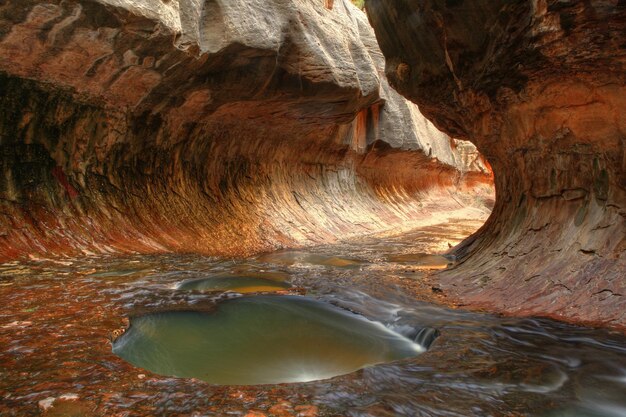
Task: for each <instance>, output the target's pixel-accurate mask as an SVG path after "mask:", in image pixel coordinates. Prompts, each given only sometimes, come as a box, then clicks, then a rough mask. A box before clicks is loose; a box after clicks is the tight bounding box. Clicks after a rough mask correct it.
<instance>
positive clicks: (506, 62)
mask: <svg viewBox="0 0 626 417" xmlns="http://www.w3.org/2000/svg"><path fill="white" fill-rule="evenodd" d="M366 7H367V10H368V13H369V17H370V20H371V22H372V25H373V26H374V28H375V31H376V35H377V37H378V40H379V43H380V46H381V49H382V50H383V52H384V54H385V56H386V60H387V64H386V72H387V75H388V77H389V80H390V82H391V84H392V85H393V86H394V87H395V88H396V89H397V90H398V91H399V92H401V93H402V94H403V95H405V96H406V97H408V98H409V99H411V100H412V101H414V102H415V103H417V104H418V105H419V107H420V110H421V111H422V112H423V113H424V114H425V115H426V116H427V117H428V118H429V119H430V120H432V121H433V122H434V123H435V125H437V126H438V127H439V128H441V129H443V130H445V131H447V132H448V133H449V134H451V135H454V136H455V137H459V138H464V139H469V140H471V141H472V142H474V143H475V144H476V145H477V147H478V150H479V151H480V152H481V153H482V154H484V155H485V156H486V157H487V159H488V160H489V162H490V163H491V166H492V167H493V171H494V175H495V182H496V191H497V201H496V206H495V209H494V212H493V215H492V217H491V218H490V220H489V221H488V223H487V224H486V225H485V227H483V229H482V230H481V231H480V232H479V233H478V234H477V235H475V236H474V237H472V238H470V239H469V240H467V241H466V242H465V243H464V244H463V245H461V247H460V248H458V249H457V255H458V256H459V258H460V259H461V260H462V263H461V265H460V266H459V267H458V268H456V269H455V270H453V271H449V272H446V273H443V274H442V275H441V276H440V279H441V280H442V284H443V286H444V288H445V289H447V290H448V291H450V292H451V293H452V294H455V295H456V296H457V297H458V298H459V299H460V300H461V302H462V303H469V304H471V305H474V306H484V307H488V308H491V309H493V308H495V309H499V310H503V311H507V312H514V313H518V314H522V313H523V314H526V313H533V314H545V315H551V316H555V317H559V318H565V319H569V320H576V321H586V322H591V323H601V324H608V325H611V326H618V327H624V326H626V301H625V297H624V295H625V294H626V112H625V109H626V2H624V1H622V0H619V1H618V0H602V1H600V0H599V1H573V0H570V1H568V0H559V1H556V0H515V1H509V0H506V1H505V0H489V1H478V0H477V1H463V0H455V1H438V0H427V1H418V0H397V1H393V2H389V1H382V0H368V2H367V5H366Z"/></svg>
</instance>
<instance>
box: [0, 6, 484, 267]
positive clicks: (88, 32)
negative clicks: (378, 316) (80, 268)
mask: <svg viewBox="0 0 626 417" xmlns="http://www.w3.org/2000/svg"><path fill="white" fill-rule="evenodd" d="M383 65H384V58H383V57H382V54H381V53H380V50H379V49H378V46H377V44H376V39H375V37H374V34H373V31H372V29H371V27H370V26H369V24H368V22H367V18H366V16H365V14H364V13H362V12H361V11H360V10H358V9H357V8H355V7H354V6H352V5H351V4H350V2H349V1H347V0H342V1H334V2H324V1H322V0H307V1H300V0H299V1H292V0H274V1H267V0H263V1H261V0H246V1H243V0H228V1H221V0H204V1H199V0H178V1H161V0H71V1H61V0H46V1H39V0H37V1H35V0H8V1H4V2H2V3H0V109H1V110H2V111H1V112H0V149H1V154H0V168H1V169H2V176H0V208H1V211H2V213H1V214H0V259H12V258H19V257H24V256H26V255H33V256H50V255H53V254H77V253H103V252H104V253H107V252H124V251H141V252H155V251H156V252H158V251H185V252H200V253H210V254H227V255H233V254H239V255H244V254H249V253H251V252H254V251H259V250H270V249H272V248H277V247H284V246H298V245H304V244H311V243H320V242H332V241H335V240H336V239H338V238H345V237H349V236H353V235H358V234H362V233H371V232H372V231H376V230H382V229H385V228H389V227H400V226H401V225H403V224H405V225H406V224H408V223H409V222H410V221H414V220H415V219H420V218H421V217H424V216H425V215H430V214H432V213H431V212H429V209H428V207H429V203H432V204H431V205H432V206H436V208H437V209H438V210H442V209H446V208H452V207H457V204H456V203H455V202H454V200H453V199H452V198H451V195H452V194H455V193H459V192H461V193H462V192H466V191H467V190H468V189H470V188H472V187H474V186H476V187H478V188H476V189H479V190H482V191H484V192H485V193H487V194H488V192H489V187H488V186H485V187H483V186H482V185H481V184H485V183H487V182H488V180H489V171H488V168H486V167H485V166H484V165H483V164H482V163H481V160H480V158H478V159H477V160H475V161H474V162H476V163H468V161H469V159H468V158H466V157H465V156H464V155H466V154H468V153H467V152H466V153H465V154H464V153H462V152H459V150H458V149H459V148H458V147H453V146H452V145H453V142H452V141H451V139H450V138H449V137H448V136H446V135H445V134H443V133H441V132H440V131H438V130H437V129H436V128H435V127H434V126H433V125H432V124H431V123H430V122H428V121H427V120H426V119H425V118H424V117H423V116H422V115H421V114H420V113H419V111H418V110H417V108H416V106H414V105H413V104H412V103H410V102H407V101H406V100H405V99H404V98H402V97H401V96H399V95H398V94H397V93H396V92H395V91H394V90H392V89H391V88H389V86H388V84H387V82H386V79H385V77H384V74H383V71H382V69H383ZM469 153H470V154H471V151H470V152H469ZM470 159H471V158H470ZM468 187H469V188H468ZM464 188H465V189H464ZM435 196H443V197H442V198H443V201H442V202H440V203H435V202H434V197H435Z"/></svg>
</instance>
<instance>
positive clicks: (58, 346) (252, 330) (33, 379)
mask: <svg viewBox="0 0 626 417" xmlns="http://www.w3.org/2000/svg"><path fill="white" fill-rule="evenodd" d="M478 226H479V223H478V222H471V221H457V222H451V223H449V224H445V225H438V226H431V227H425V228H422V229H420V230H416V231H414V232H411V233H406V234H403V235H399V236H378V237H371V238H365V239H360V240H358V241H351V242H345V243H340V244H337V245H332V246H321V247H316V248H311V249H306V250H297V251H281V252H276V253H270V254H263V255H260V256H257V257H254V258H250V259H243V260H242V259H217V258H208V257H201V256H195V255H150V256H146V255H135V256H126V257H119V256H118V257H113V256H101V257H93V256H92V257H86V258H83V259H63V260H56V261H51V260H33V261H32V262H28V263H11V264H4V265H1V266H0V297H2V298H1V299H2V300H3V308H2V310H1V311H0V415H2V416H5V415H6V416H12V415H15V416H27V415H39V414H40V413H42V412H43V413H44V414H45V415H50V416H52V415H58V416H60V415H71V416H81V415H84V416H93V415H102V416H110V415H115V416H131V415H132V416H135V415H143V416H153V415H177V416H178V415H181V416H226V415H228V416H231V415H232V416H248V417H260V416H302V417H307V416H545V417H548V416H550V417H556V416H562V417H565V416H576V417H578V416H582V417H584V416H589V417H592V416H593V417H596V416H607V417H611V416H626V337H625V336H624V335H623V334H620V333H615V332H610V331H607V330H602V329H591V328H584V327H577V326H572V325H567V324H563V323H559V322H555V321H551V320H547V319H539V318H506V317H499V316H495V315H490V314H481V313H472V312H467V311H464V310H454V309H450V308H447V307H444V306H442V305H438V304H433V303H432V302H429V301H426V299H427V298H428V299H432V298H433V296H434V297H439V296H441V294H440V290H439V289H438V288H436V286H435V285H433V284H432V283H431V281H432V278H431V277H429V276H428V271H430V270H434V269H441V268H445V267H447V266H448V265H449V264H451V263H452V264H453V263H454V259H451V258H449V257H447V256H442V255H441V254H443V253H444V252H445V250H447V248H448V246H449V245H454V244H456V243H458V242H459V241H460V240H461V239H463V238H464V237H465V236H467V235H468V234H469V233H471V232H472V231H473V230H474V229H476V228H477V227H478ZM427 293H432V294H434V295H433V296H428V297H426V296H425V294H427ZM129 325H130V326H129ZM124 330H125V332H124ZM277 382H283V384H276V383H277ZM235 384H237V385H235ZM259 384H260V385H259Z"/></svg>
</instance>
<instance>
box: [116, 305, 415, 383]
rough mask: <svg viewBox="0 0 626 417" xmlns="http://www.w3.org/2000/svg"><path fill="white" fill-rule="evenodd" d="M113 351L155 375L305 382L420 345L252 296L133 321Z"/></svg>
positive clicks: (407, 353)
mask: <svg viewBox="0 0 626 417" xmlns="http://www.w3.org/2000/svg"><path fill="white" fill-rule="evenodd" d="M113 352H115V353H116V354H118V355H119V356H121V357H122V358H124V359H126V360H128V361H129V362H131V363H133V364H134V365H136V366H139V367H141V368H145V369H149V370H151V371H154V372H156V373H158V374H162V375H172V376H179V377H195V378H199V379H202V380H204V381H207V382H210V383H213V384H238V385H253V384H276V383H286V382H306V381H314V380H319V379H325V378H330V377H334V376H337V375H343V374H347V373H349V372H353V371H356V370H358V369H361V368H364V367H366V366H369V365H375V364H378V363H382V362H391V361H394V360H398V359H404V358H408V357H413V356H416V355H417V354H418V353H421V352H423V349H422V347H421V346H420V345H418V344H415V343H413V342H412V341H411V340H409V339H407V338H406V337H403V336H402V335H400V334H398V333H395V332H393V331H391V330H389V329H388V328H386V327H385V326H383V325H381V324H380V323H376V322H372V321H370V320H367V319H365V318H363V317H362V316H359V315H356V314H353V313H350V312H348V311H345V310H342V309H339V308H337V307H334V306H332V305H330V304H327V303H323V302H320V301H316V300H313V299H309V298H306V297H294V296H254V297H242V298H237V299H231V300H228V301H224V302H221V303H219V304H218V305H217V306H216V308H215V309H214V310H213V311H208V312H202V311H169V312H163V313H153V314H149V315H144V316H140V317H136V318H134V319H132V321H131V326H130V329H129V330H128V331H127V332H126V333H125V334H124V335H123V336H122V337H120V338H119V339H118V340H117V341H116V342H115V344H114V345H113Z"/></svg>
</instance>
